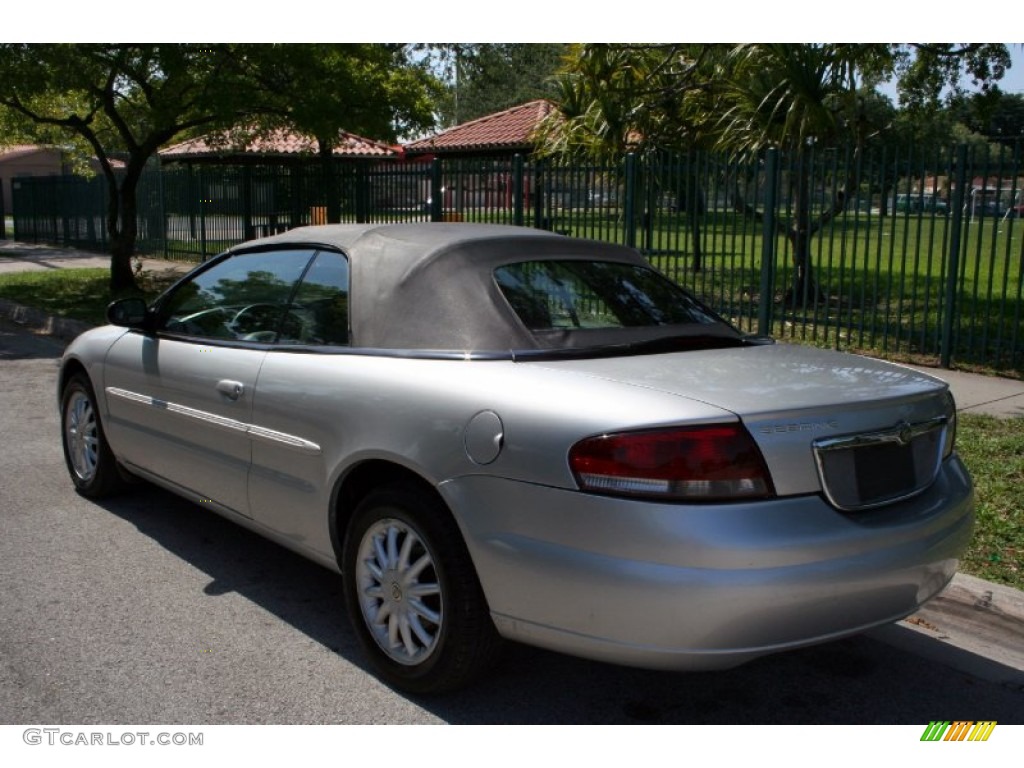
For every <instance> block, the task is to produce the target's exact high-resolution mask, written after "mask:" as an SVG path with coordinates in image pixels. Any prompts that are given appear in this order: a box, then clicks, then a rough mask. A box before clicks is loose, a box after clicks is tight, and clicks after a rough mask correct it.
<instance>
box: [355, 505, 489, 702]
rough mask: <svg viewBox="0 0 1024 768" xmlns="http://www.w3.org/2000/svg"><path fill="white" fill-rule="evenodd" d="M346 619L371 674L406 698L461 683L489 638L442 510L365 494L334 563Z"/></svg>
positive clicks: (463, 555)
mask: <svg viewBox="0 0 1024 768" xmlns="http://www.w3.org/2000/svg"><path fill="white" fill-rule="evenodd" d="M342 568H343V573H344V579H345V599H346V604H347V607H348V612H349V616H350V618H351V619H352V623H353V625H354V627H355V630H356V633H357V635H358V636H359V639H360V642H361V643H362V645H363V647H364V648H365V649H366V651H367V652H368V654H369V656H370V658H371V661H372V663H373V667H374V669H375V671H376V672H377V673H378V675H379V676H380V677H381V678H382V679H383V680H384V681H385V682H387V683H389V684H390V685H393V686H394V687H396V688H400V689H402V690H405V691H409V692H413V693H438V692H442V691H447V690H452V689H455V688H459V687H461V686H464V685H466V684H467V683H468V682H470V680H472V679H473V678H474V677H476V676H477V675H478V674H479V673H480V672H481V671H483V669H485V668H486V667H487V666H489V665H490V663H491V662H492V661H493V659H494V657H495V655H496V652H497V649H498V646H499V642H500V641H499V638H498V635H497V632H496V630H495V629H494V625H493V623H492V622H491V617H490V612H489V610H488V608H487V602H486V600H485V599H484V595H483V591H482V590H481V588H480V583H479V581H478V579H477V576H476V572H475V570H474V569H473V564H472V562H471V560H470V557H469V553H468V551H467V550H466V546H465V544H464V542H463V541H462V537H461V535H460V534H459V530H458V527H457V526H456V525H455V523H454V521H453V520H452V518H451V516H450V515H449V513H448V510H447V509H445V508H444V507H443V505H442V504H441V503H440V501H438V500H436V499H435V498H432V497H430V496H429V495H428V494H421V493H417V492H416V491H414V490H412V489H409V488H386V489H381V490H377V491H373V492H372V493H370V494H369V495H368V496H367V497H366V498H365V499H363V501H362V502H361V503H360V504H359V505H358V507H357V508H356V511H355V513H354V515H353V517H352V520H351V522H350V524H349V528H348V534H347V536H346V540H345V547H344V552H343V557H342Z"/></svg>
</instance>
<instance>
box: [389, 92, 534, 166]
mask: <svg viewBox="0 0 1024 768" xmlns="http://www.w3.org/2000/svg"><path fill="white" fill-rule="evenodd" d="M553 110H554V105H553V104H551V102H549V101H545V100H543V99H539V100H537V101H529V102H527V103H526V104H520V105H519V106H518V107H512V108H511V109H506V110H505V111H504V112H496V113H494V114H493V115H485V116H484V117H478V118H477V119H476V120H470V121H469V122H468V123H462V124H461V125H456V126H454V127H452V128H449V129H448V130H446V131H442V132H441V133H439V134H437V135H436V136H430V137H428V138H426V139H419V140H418V141H414V142H412V143H410V144H406V145H405V151H406V152H407V153H410V154H423V153H433V152H438V153H443V152H465V151H473V150H475V151H480V150H495V149H504V150H513V149H526V150H528V149H532V148H533V141H532V136H533V132H534V130H536V128H537V125H538V124H539V123H540V121H541V120H543V119H544V118H545V117H547V116H548V115H549V114H550V113H551V112H552V111H553Z"/></svg>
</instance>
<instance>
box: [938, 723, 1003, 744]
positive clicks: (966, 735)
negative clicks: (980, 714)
mask: <svg viewBox="0 0 1024 768" xmlns="http://www.w3.org/2000/svg"><path fill="white" fill-rule="evenodd" d="M995 728H996V721H995V720H978V721H977V722H975V721H974V720H954V721H952V722H951V721H949V720H932V721H931V722H930V723H928V727H927V728H925V729H924V733H923V734H921V741H988V737H989V736H991V735H992V731H994V730H995Z"/></svg>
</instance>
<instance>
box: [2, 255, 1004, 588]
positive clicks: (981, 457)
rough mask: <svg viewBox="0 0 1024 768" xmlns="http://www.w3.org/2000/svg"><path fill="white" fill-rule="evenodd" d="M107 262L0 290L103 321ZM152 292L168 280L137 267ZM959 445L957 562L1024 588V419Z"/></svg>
mask: <svg viewBox="0 0 1024 768" xmlns="http://www.w3.org/2000/svg"><path fill="white" fill-rule="evenodd" d="M108 280H109V272H108V271H107V270H106V269H57V270H46V271H38V272H19V273H13V274H7V275H0V298H5V299H10V300H12V301H16V302H18V303H20V304H26V305H29V306H33V307H36V308H38V309H41V310H44V311H46V312H49V313H51V314H57V315H63V316H65V317H71V318H76V319H78V320H84V321H86V322H90V323H96V324H99V323H102V322H104V313H105V310H106V306H107V303H108V302H109V292H108ZM141 282H142V288H143V292H144V294H145V295H146V296H147V297H148V298H150V299H151V298H154V297H155V296H156V295H157V294H158V293H159V292H160V291H161V290H163V288H165V287H166V283H165V284H163V285H161V284H157V283H156V282H154V280H153V278H152V277H151V276H147V275H145V274H144V275H143V279H142V281H141ZM957 446H958V450H959V451H960V454H961V456H962V457H963V459H964V461H965V462H966V464H967V466H968V468H969V469H970V471H971V474H972V475H973V477H974V481H975V485H976V489H977V497H978V525H977V530H976V533H975V536H974V541H973V543H972V545H971V548H970V550H969V551H968V553H967V555H966V556H965V558H964V561H963V565H962V569H963V570H964V571H965V572H967V573H970V574H973V575H975V576H978V577H980V578H983V579H988V580H990V581H996V582H1000V583H1002V584H1008V585H1010V586H1012V587H1016V588H1017V589H1024V419H1010V420H999V419H994V418H991V417H986V416H978V415H973V414H970V415H962V416H961V417H960V419H959V428H958V434H957Z"/></svg>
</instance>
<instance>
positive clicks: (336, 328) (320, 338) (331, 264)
mask: <svg viewBox="0 0 1024 768" xmlns="http://www.w3.org/2000/svg"><path fill="white" fill-rule="evenodd" d="M290 314H291V315H292V316H293V317H296V318H299V319H300V320H301V327H300V328H299V334H298V335H297V336H293V335H291V334H290V332H289V331H290V330H291V329H290V328H289V327H288V324H287V323H285V327H284V328H283V329H282V331H281V337H280V339H279V343H281V344H316V345H330V346H345V345H347V344H348V259H346V258H345V257H344V256H342V255H341V254H340V253H334V252H331V251H320V252H319V253H318V254H317V255H316V259H315V260H314V261H313V263H312V264H311V265H310V267H309V269H308V270H307V271H306V274H305V275H304V276H303V278H302V282H301V283H300V284H299V287H298V290H297V291H296V292H295V298H294V299H293V302H292V307H291V310H290Z"/></svg>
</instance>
